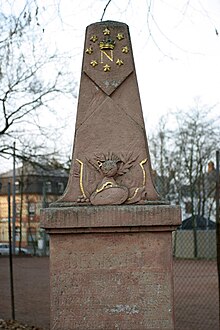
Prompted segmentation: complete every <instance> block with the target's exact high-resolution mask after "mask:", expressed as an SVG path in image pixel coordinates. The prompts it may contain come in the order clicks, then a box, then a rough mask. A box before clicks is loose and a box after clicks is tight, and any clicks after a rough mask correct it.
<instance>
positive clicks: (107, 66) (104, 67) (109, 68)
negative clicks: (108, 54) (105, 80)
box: [103, 64, 111, 72]
mask: <svg viewBox="0 0 220 330" xmlns="http://www.w3.org/2000/svg"><path fill="white" fill-rule="evenodd" d="M103 70H104V71H105V72H107V71H110V70H111V67H110V65H108V64H106V65H104V66H103Z"/></svg>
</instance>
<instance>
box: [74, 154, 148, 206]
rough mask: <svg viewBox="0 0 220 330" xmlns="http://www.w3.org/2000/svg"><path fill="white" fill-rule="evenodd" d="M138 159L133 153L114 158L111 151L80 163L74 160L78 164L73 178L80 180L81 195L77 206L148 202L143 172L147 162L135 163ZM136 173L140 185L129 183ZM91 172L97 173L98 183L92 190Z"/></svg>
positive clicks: (144, 173)
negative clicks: (135, 172) (134, 172)
mask: <svg viewBox="0 0 220 330" xmlns="http://www.w3.org/2000/svg"><path fill="white" fill-rule="evenodd" d="M137 158H138V156H134V155H133V153H130V154H128V155H123V154H120V155H116V154H114V153H112V152H108V153H106V154H105V153H100V154H95V155H94V156H93V157H92V158H89V159H86V163H83V162H82V161H81V160H80V159H76V163H77V164H78V165H79V166H78V167H77V169H76V171H75V176H77V177H78V178H79V185H80V191H81V194H82V195H81V196H79V197H78V199H77V203H91V204H92V205H107V204H110V205H115V204H123V203H126V204H130V203H137V202H140V201H141V200H143V201H144V200H146V199H147V196H146V195H147V194H146V191H145V183H146V172H145V169H144V164H145V163H146V162H147V159H144V160H142V161H141V162H140V163H139V164H137V162H136V160H137ZM134 169H135V171H137V170H138V171H139V172H140V173H139V174H140V175H138V176H136V177H139V178H141V180H139V181H140V182H139V185H138V186H137V183H136V185H135V182H134V181H135V180H132V175H133V173H132V172H133V170H134ZM91 170H93V171H95V172H96V177H97V178H98V179H97V182H96V185H95V189H94V190H92V191H91V190H90V189H89V186H88V185H89V175H88V172H91Z"/></svg>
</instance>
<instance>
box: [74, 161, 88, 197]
mask: <svg viewBox="0 0 220 330" xmlns="http://www.w3.org/2000/svg"><path fill="white" fill-rule="evenodd" d="M76 161H77V162H78V163H79V164H80V176H79V186H80V190H81V193H82V195H83V197H84V198H86V194H85V191H84V188H83V166H84V164H83V162H82V161H81V160H79V159H76Z"/></svg>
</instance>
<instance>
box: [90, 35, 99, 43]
mask: <svg viewBox="0 0 220 330" xmlns="http://www.w3.org/2000/svg"><path fill="white" fill-rule="evenodd" d="M90 40H91V41H92V42H96V41H97V40H98V37H97V36H95V35H93V36H91V38H90Z"/></svg>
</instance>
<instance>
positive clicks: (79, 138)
mask: <svg viewBox="0 0 220 330" xmlns="http://www.w3.org/2000/svg"><path fill="white" fill-rule="evenodd" d="M158 199H159V196H158V193H157V192H156V190H155V187H154V185H153V182H152V178H151V164H150V156H149V150H148V144H147V139H146V133H145V126H144V120H143V114H142V108H141V102H140V96H139V90H138V85H137V78H136V73H135V67H134V60H133V54H132V46H131V41H130V36H129V30H128V26H127V25H126V24H123V23H119V22H114V21H106V22H101V23H96V24H91V25H90V26H88V28H87V31H86V38H85V47H84V58H83V66H82V75H81V84H80V92H79V102H78V109H77V119H76V129H75V140H74V148H73V156H72V165H71V171H70V177H69V182H68V186H67V189H66V191H65V193H64V195H63V196H62V197H61V199H60V202H74V203H76V204H79V205H80V204H93V205H108V204H109V205H111V204H123V203H126V204H135V203H139V204H141V203H144V202H145V201H149V200H158Z"/></svg>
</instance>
